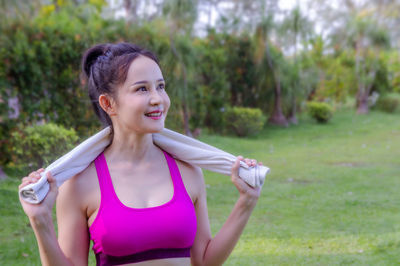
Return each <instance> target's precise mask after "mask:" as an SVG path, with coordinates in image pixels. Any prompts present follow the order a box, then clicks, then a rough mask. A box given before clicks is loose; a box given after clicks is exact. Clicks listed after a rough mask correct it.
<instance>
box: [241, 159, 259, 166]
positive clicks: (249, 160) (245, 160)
mask: <svg viewBox="0 0 400 266" xmlns="http://www.w3.org/2000/svg"><path fill="white" fill-rule="evenodd" d="M244 162H245V163H246V164H247V165H248V166H256V165H257V160H255V159H249V158H245V159H244Z"/></svg>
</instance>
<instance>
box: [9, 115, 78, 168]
mask: <svg viewBox="0 0 400 266" xmlns="http://www.w3.org/2000/svg"><path fill="white" fill-rule="evenodd" d="M11 136H12V138H11V141H10V144H11V156H12V160H11V162H10V163H9V164H8V168H11V169H14V170H16V171H20V172H24V173H27V172H30V171H32V170H36V169H38V168H41V167H43V168H45V167H47V166H48V165H49V164H50V163H52V162H53V161H54V160H55V159H57V158H58V157H60V156H62V155H64V154H65V153H66V152H68V151H69V150H71V149H72V148H74V147H75V144H76V142H77V141H78V136H77V135H76V132H75V130H74V129H66V128H64V127H63V126H59V125H56V124H54V123H48V124H44V125H35V126H29V127H21V126H19V127H18V129H17V130H16V131H14V132H13V133H12V134H11Z"/></svg>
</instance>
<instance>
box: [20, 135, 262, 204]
mask: <svg viewBox="0 0 400 266" xmlns="http://www.w3.org/2000/svg"><path fill="white" fill-rule="evenodd" d="M110 133H111V128H110V127H106V128H104V129H103V130H101V131H100V132H98V133H97V134H95V135H93V136H91V137H90V138H88V139H86V140H85V141H84V142H82V143H81V144H79V145H78V146H76V147H75V148H74V149H73V150H71V151H70V152H68V153H67V154H65V155H63V156H62V157H60V158H59V159H57V160H56V161H54V162H53V163H52V164H50V165H49V166H48V167H47V168H46V169H45V171H43V172H42V173H41V178H40V179H39V181H38V182H37V183H34V184H29V185H27V186H25V187H23V188H22V189H20V191H19V193H20V195H21V197H22V198H23V199H24V200H25V201H27V202H29V203H33V204H37V203H40V202H41V201H42V200H43V199H44V198H45V197H46V195H47V193H48V191H49V188H50V186H49V183H48V182H47V177H46V174H47V172H50V173H51V174H52V175H53V177H54V178H55V179H56V182H57V186H61V185H62V184H63V183H64V182H65V181H66V180H68V179H69V178H71V177H73V176H74V175H76V174H78V173H80V172H82V171H83V170H84V169H85V168H86V167H87V166H88V165H89V164H90V163H91V162H92V161H93V160H94V159H95V158H96V157H97V156H98V155H99V154H100V153H101V152H102V151H104V149H105V148H106V147H107V145H108V144H109V143H110V141H111V140H110ZM153 142H154V144H155V145H157V146H159V147H160V148H161V149H163V150H165V151H166V152H168V153H170V154H171V155H172V156H173V157H174V158H176V159H179V160H182V161H185V162H187V163H189V164H192V165H195V166H199V167H201V168H204V169H207V170H210V171H213V172H217V173H221V174H224V175H230V174H231V168H232V165H233V163H234V162H235V161H236V157H235V156H233V155H232V154H229V153H227V152H225V151H222V150H220V149H217V148H215V147H213V146H211V145H208V144H205V143H203V142H201V141H198V140H196V139H193V138H190V137H187V136H185V135H182V134H179V133H177V132H174V131H172V130H169V129H163V130H162V131H161V132H160V133H155V134H153ZM269 171H270V169H269V168H268V167H266V166H260V165H257V166H255V167H249V166H248V165H247V164H246V163H244V162H241V163H240V169H239V176H240V177H241V178H242V179H243V180H244V181H246V183H248V184H249V185H250V186H252V187H261V186H262V185H263V184H264V180H265V176H266V174H267V173H268V172H269Z"/></svg>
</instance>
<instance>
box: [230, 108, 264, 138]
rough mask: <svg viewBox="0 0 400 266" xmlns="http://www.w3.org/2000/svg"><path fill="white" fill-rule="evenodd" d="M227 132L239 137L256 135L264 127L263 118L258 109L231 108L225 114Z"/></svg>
mask: <svg viewBox="0 0 400 266" xmlns="http://www.w3.org/2000/svg"><path fill="white" fill-rule="evenodd" d="M225 121H226V127H227V130H228V132H233V133H234V134H236V135H237V136H239V137H245V136H251V135H256V134H257V133H258V132H260V131H261V129H262V128H263V126H264V123H265V117H264V116H263V115H262V112H261V110H260V109H258V108H248V107H233V108H229V109H228V110H227V111H226V113H225Z"/></svg>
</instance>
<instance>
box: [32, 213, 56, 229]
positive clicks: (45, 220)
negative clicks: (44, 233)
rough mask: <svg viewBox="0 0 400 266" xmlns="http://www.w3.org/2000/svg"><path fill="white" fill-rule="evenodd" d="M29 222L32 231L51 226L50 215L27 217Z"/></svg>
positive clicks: (51, 218) (51, 219)
mask: <svg viewBox="0 0 400 266" xmlns="http://www.w3.org/2000/svg"><path fill="white" fill-rule="evenodd" d="M29 221H30V223H31V225H32V227H33V228H34V229H42V228H48V227H49V225H52V224H53V217H52V214H51V213H42V214H40V215H35V216H31V217H29Z"/></svg>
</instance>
